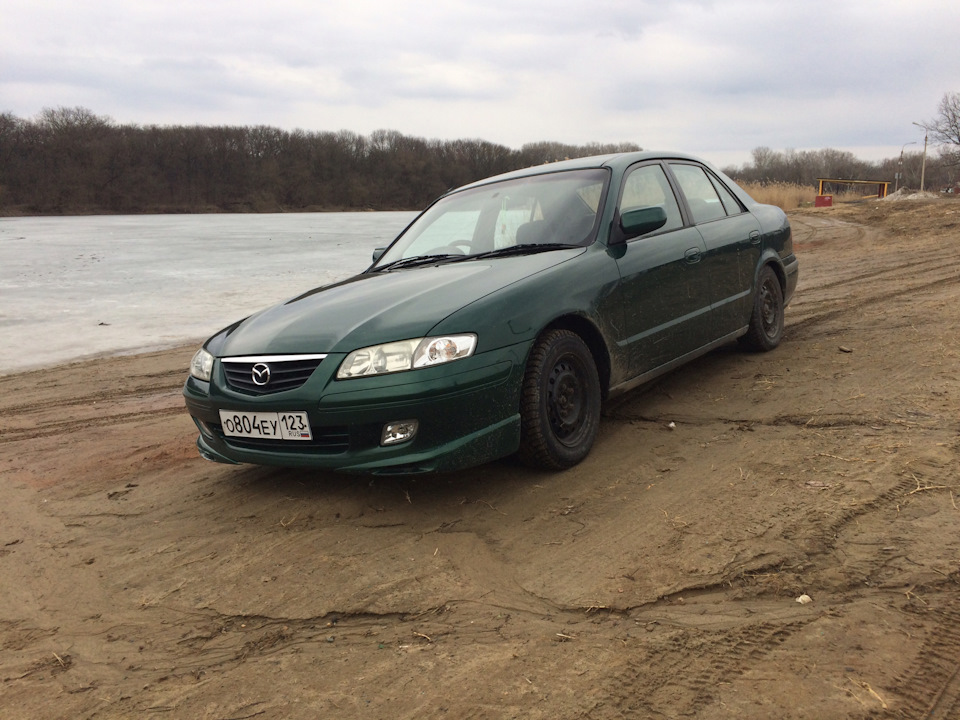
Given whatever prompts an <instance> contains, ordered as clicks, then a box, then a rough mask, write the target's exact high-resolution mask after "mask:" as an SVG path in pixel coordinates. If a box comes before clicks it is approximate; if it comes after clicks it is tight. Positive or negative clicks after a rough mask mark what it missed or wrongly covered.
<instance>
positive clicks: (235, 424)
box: [220, 410, 313, 440]
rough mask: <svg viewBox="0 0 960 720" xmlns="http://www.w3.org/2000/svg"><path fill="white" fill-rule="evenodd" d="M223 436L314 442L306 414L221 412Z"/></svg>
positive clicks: (298, 412)
mask: <svg viewBox="0 0 960 720" xmlns="http://www.w3.org/2000/svg"><path fill="white" fill-rule="evenodd" d="M220 425H221V426H222V427H223V434H224V435H228V436H230V437H245V438H263V439H266V440H312V439H313V434H312V433H311V432H310V420H309V419H308V418H307V414H306V413H305V412H300V411H291V412H237V411H236V410H221V411H220Z"/></svg>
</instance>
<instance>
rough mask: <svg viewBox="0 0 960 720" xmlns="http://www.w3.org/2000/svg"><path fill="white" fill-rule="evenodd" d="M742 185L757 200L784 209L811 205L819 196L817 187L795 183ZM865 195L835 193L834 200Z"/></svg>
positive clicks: (851, 199)
mask: <svg viewBox="0 0 960 720" xmlns="http://www.w3.org/2000/svg"><path fill="white" fill-rule="evenodd" d="M741 187H742V188H743V189H744V190H746V191H747V193H749V195H750V197H752V198H753V199H754V200H756V201H757V202H760V203H765V204H767V205H776V206H777V207H779V208H780V209H782V210H796V209H797V208H800V207H811V206H812V205H813V201H814V199H815V198H816V196H817V189H816V188H814V187H811V186H809V185H796V184H794V183H743V184H742V185H741ZM864 197H865V196H864V195H863V193H861V192H856V191H854V192H844V193H833V202H834V203H842V202H854V201H856V200H862V199H863V198H864ZM874 197H875V196H874Z"/></svg>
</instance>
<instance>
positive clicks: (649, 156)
mask: <svg viewBox="0 0 960 720" xmlns="http://www.w3.org/2000/svg"><path fill="white" fill-rule="evenodd" d="M645 160H693V161H695V162H699V163H702V164H704V165H706V166H708V167H710V168H713V166H712V165H711V164H710V163H708V162H707V161H706V160H703V159H702V158H698V157H696V156H694V155H688V154H686V153H679V152H662V151H653V150H642V151H637V152H627V153H613V154H609V155H592V156H590V157H582V158H573V159H571V160H559V161H557V162H552V163H546V164H545V165H534V166H532V167H528V168H523V169H521V170H513V171H511V172H507V173H503V174H501V175H494V176H493V177H489V178H484V179H483V180H477V181H476V182H473V183H469V184H467V185H463V186H462V187H458V188H456V189H455V190H451V191H450V192H459V191H460V190H466V189H467V188H473V187H479V186H481V185H486V184H487V183H494V182H500V181H501V180H513V179H515V178H522V177H530V176H532V175H546V174H548V173H555V172H566V171H568V170H589V169H591V168H605V167H608V168H611V169H612V170H624V169H625V168H627V167H628V166H630V165H633V164H634V163H637V162H642V161H645ZM714 169H715V168H714Z"/></svg>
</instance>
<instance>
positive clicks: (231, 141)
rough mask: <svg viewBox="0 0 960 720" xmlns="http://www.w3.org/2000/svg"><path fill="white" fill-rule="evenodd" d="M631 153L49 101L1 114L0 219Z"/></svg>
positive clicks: (932, 175) (757, 174) (825, 161)
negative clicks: (145, 117) (139, 114)
mask: <svg viewBox="0 0 960 720" xmlns="http://www.w3.org/2000/svg"><path fill="white" fill-rule="evenodd" d="M946 97H949V96H946ZM639 149H640V147H639V146H638V145H635V144H633V143H615V144H599V143H592V144H587V145H566V144H562V143H556V142H537V143H529V144H526V145H524V146H522V147H521V148H520V149H519V150H515V149H511V148H508V147H506V146H503V145H498V144H495V143H491V142H487V141H484V140H476V139H473V140H426V139H424V138H420V137H411V136H407V135H403V134H401V133H399V132H396V131H392V130H377V131H375V132H373V133H371V134H370V135H368V136H364V135H359V134H357V133H354V132H350V131H347V130H341V131H339V132H327V131H323V132H313V131H305V130H293V131H286V130H281V129H277V128H274V127H268V126H263V125H259V126H253V127H249V126H199V125H193V126H157V125H147V126H141V125H122V124H117V123H115V122H113V121H112V120H111V119H110V118H109V117H105V116H100V115H96V114H95V113H93V112H92V111H90V110H87V109H86V108H82V107H75V108H66V107H60V108H53V109H46V110H43V111H42V112H41V113H40V114H39V115H38V116H37V117H36V118H32V119H23V118H19V117H16V116H14V115H13V114H12V113H2V114H0V214H69V213H145V212H222V211H227V212H230V211H234V212H273V211H298V210H359V209H372V210H401V209H402V210H410V209H418V208H421V207H423V206H424V205H426V204H427V203H429V202H430V201H431V200H433V199H434V198H436V197H437V196H438V195H441V194H442V193H444V192H446V191H447V190H449V189H451V188H454V187H458V186H460V185H464V184H466V183H469V182H472V181H474V180H479V179H481V178H484V177H489V176H491V175H496V174H498V173H502V172H508V171H510V170H515V169H519V168H523V167H529V166H531V165H539V164H542V163H545V162H553V161H556V160H560V159H563V158H573V157H583V156H586V155H596V154H603V153H611V152H625V151H631V150H639ZM752 159H753V162H752V163H747V164H746V165H744V166H743V167H739V168H737V167H728V168H725V170H726V172H727V173H728V174H730V175H732V176H733V177H735V178H736V179H738V180H743V181H752V182H788V183H797V184H800V185H810V186H812V185H814V184H815V182H816V179H817V178H819V177H838V178H845V179H864V180H885V179H889V180H891V181H892V180H893V179H894V175H895V173H896V172H897V171H898V170H899V160H900V159H899V158H891V159H889V160H884V161H882V162H880V163H868V162H863V161H861V160H858V159H857V158H856V157H854V156H853V154H851V153H849V152H845V151H839V150H817V151H801V152H794V151H786V152H777V151H773V150H771V149H769V148H765V147H761V148H757V149H755V150H754V151H753V154H752ZM950 159H951V156H950V155H949V154H948V153H944V154H943V155H942V156H934V155H933V154H932V153H930V154H928V157H927V164H926V187H928V188H935V187H939V186H943V185H949V184H952V183H954V182H956V180H957V165H956V164H950V162H948V161H949V160H950ZM920 166H921V153H920V152H919V151H916V152H909V153H905V154H904V156H903V175H902V176H901V179H900V184H901V185H906V186H908V187H911V188H916V187H918V186H919V184H920V172H921V168H920Z"/></svg>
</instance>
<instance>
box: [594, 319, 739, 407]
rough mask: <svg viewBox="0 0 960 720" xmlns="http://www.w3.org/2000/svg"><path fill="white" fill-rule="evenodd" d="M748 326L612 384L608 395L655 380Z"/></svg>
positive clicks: (735, 336) (724, 342)
mask: <svg viewBox="0 0 960 720" xmlns="http://www.w3.org/2000/svg"><path fill="white" fill-rule="evenodd" d="M748 327H749V326H747V325H744V326H743V327H742V328H740V329H739V330H737V331H735V332H732V333H729V334H727V335H724V336H723V337H721V338H718V339H716V340H714V341H713V342H711V343H708V344H707V345H704V346H702V347H699V348H697V349H696V350H694V351H692V352H688V353H687V354H686V355H682V356H680V357H678V358H676V359H675V360H671V361H670V362H668V363H664V364H663V365H661V366H660V367H657V368H654V369H653V370H649V371H647V372H645V373H643V374H642V375H637V377H635V378H631V379H630V380H626V381H624V382H622V383H620V384H619V385H614V386H613V387H611V388H610V393H609V396H608V397H611V398H612V397H616V396H617V395H622V394H623V393H625V392H629V391H631V390H633V389H634V388H636V387H639V386H641V385H643V384H644V383H648V382H650V381H651V380H655V379H656V378H658V377H660V376H661V375H665V374H666V373H668V372H670V371H671V370H675V369H676V368H678V367H680V366H681V365H685V364H686V363H688V362H690V361H691V360H695V359H697V358H698V357H700V356H701V355H706V354H707V353H708V352H710V351H711V350H716V349H717V348H718V347H721V346H722V345H726V344H727V343H729V342H732V341H733V340H736V339H737V338H738V337H740V336H741V335H745V334H746V333H747V330H748Z"/></svg>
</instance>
